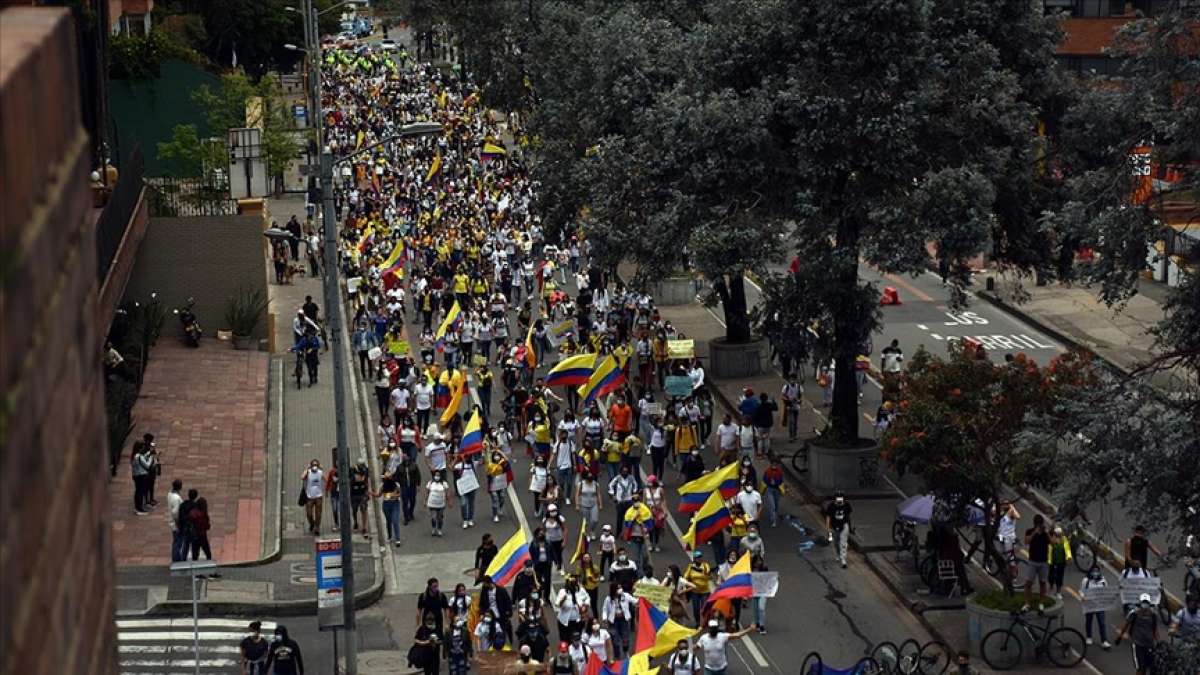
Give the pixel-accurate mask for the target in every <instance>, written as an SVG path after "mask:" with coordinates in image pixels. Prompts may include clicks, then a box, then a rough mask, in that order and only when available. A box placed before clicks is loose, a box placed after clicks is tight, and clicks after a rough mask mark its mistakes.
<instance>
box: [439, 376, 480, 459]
mask: <svg viewBox="0 0 1200 675" xmlns="http://www.w3.org/2000/svg"><path fill="white" fill-rule="evenodd" d="M450 392H451V393H450V403H448V404H446V409H445V410H443V411H442V416H441V417H440V418H438V421H439V422H440V423H441V424H442V426H446V425H448V424H450V420H452V419H454V416H455V415H457V414H458V407H459V406H460V405H462V400H463V396H465V395H466V393H467V378H466V377H464V376H463V374H462V372H461V371H457V370H456V371H454V374H453V375H451V378H450ZM480 441H481V442H482V441H483V438H482V437H481V438H480Z"/></svg>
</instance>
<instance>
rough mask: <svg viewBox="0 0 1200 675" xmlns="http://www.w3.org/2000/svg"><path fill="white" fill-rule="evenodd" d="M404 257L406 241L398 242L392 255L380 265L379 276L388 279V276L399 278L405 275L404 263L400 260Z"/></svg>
mask: <svg viewBox="0 0 1200 675" xmlns="http://www.w3.org/2000/svg"><path fill="white" fill-rule="evenodd" d="M403 255H404V241H403V240H401V241H397V242H396V245H395V246H394V247H393V248H392V253H391V255H389V256H388V257H387V260H384V261H383V262H381V263H379V275H380V276H381V277H386V276H387V275H388V274H396V276H397V277H403V275H404V261H402V260H401V259H400V258H401V257H402V256H403Z"/></svg>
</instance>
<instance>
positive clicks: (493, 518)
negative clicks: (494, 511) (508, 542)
mask: <svg viewBox="0 0 1200 675" xmlns="http://www.w3.org/2000/svg"><path fill="white" fill-rule="evenodd" d="M492 522H493V523H498V522H500V516H492Z"/></svg>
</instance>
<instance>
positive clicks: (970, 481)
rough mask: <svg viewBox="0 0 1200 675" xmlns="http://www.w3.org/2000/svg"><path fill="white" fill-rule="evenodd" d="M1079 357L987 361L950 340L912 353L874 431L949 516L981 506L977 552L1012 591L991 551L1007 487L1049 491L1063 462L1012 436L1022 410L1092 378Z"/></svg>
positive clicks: (1049, 447) (1034, 410)
mask: <svg viewBox="0 0 1200 675" xmlns="http://www.w3.org/2000/svg"><path fill="white" fill-rule="evenodd" d="M1095 378H1096V374H1095V373H1094V372H1093V369H1092V366H1091V360H1090V358H1089V357H1087V356H1085V355H1081V354H1075V353H1070V354H1066V355H1064V356H1060V357H1058V358H1056V359H1055V360H1054V362H1052V363H1051V364H1050V365H1049V366H1047V367H1046V368H1039V367H1038V366H1037V365H1036V364H1035V363H1033V361H1031V360H1029V359H1027V358H1026V357H1025V356H1024V355H1023V354H1021V355H1018V356H1017V358H1016V360H1015V361H1014V362H1013V363H1010V364H1005V365H1003V366H996V365H994V364H992V363H991V361H989V360H987V359H980V358H978V357H977V354H976V350H974V349H968V348H966V347H964V346H963V344H962V343H961V342H960V343H955V346H952V347H951V349H950V354H949V356H948V357H947V358H944V359H943V358H938V357H935V356H932V355H931V354H930V353H929V352H927V351H924V350H919V351H918V352H917V353H916V354H915V355H914V356H913V358H912V360H911V362H910V363H909V368H908V373H907V387H906V388H905V390H904V394H903V398H902V399H901V400H900V401H899V403H898V407H899V410H898V413H899V414H898V415H897V416H896V418H895V421H894V422H892V424H891V425H890V427H889V428H888V430H887V432H886V433H885V434H884V436H883V439H882V443H883V449H882V451H881V457H882V458H884V459H885V460H886V461H887V462H889V463H890V464H891V465H892V466H894V467H896V468H898V469H899V470H901V471H902V472H903V471H908V470H911V471H913V472H914V473H916V474H919V475H920V476H921V479H922V482H923V484H924V489H925V490H926V492H927V493H928V494H932V495H933V496H934V497H936V498H937V499H938V501H939V502H940V503H941V504H943V505H945V507H946V509H947V513H948V514H949V515H950V519H951V520H952V521H955V522H967V516H968V511H969V510H970V509H972V508H974V507H975V506H976V505H978V504H982V505H984V506H985V507H986V508H985V511H986V513H985V514H984V526H983V536H982V540H983V541H984V546H985V555H988V556H991V557H992V558H993V559H994V560H996V561H997V563H998V564H997V568H999V569H1000V570H1002V575H1003V578H1004V582H1005V587H1006V588H1007V589H1008V590H1011V589H1012V581H1013V580H1012V579H1011V578H1009V569H1008V564H1007V563H1006V562H1004V561H1003V560H1002V558H1001V557H1000V556H999V552H998V551H997V550H996V547H995V541H996V532H997V527H998V526H999V520H1000V517H1001V516H1003V515H1004V513H1003V510H1001V509H996V508H995V507H996V506H997V505H999V504H1000V503H1002V501H1003V499H1004V495H1005V494H1007V492H1008V486H1011V485H1027V486H1031V487H1035V488H1040V489H1045V490H1052V489H1055V488H1057V487H1058V486H1059V484H1060V482H1061V481H1063V480H1065V476H1066V475H1067V474H1069V473H1070V472H1069V471H1064V470H1063V469H1064V467H1065V466H1069V462H1067V461H1066V460H1065V458H1064V457H1063V456H1062V455H1060V454H1059V452H1058V451H1057V450H1058V446H1057V445H1056V444H1054V443H1050V444H1036V445H1033V444H1026V443H1021V442H1018V438H1019V436H1020V435H1021V433H1022V432H1023V430H1024V428H1025V421H1026V419H1027V418H1028V417H1029V416H1032V415H1037V414H1044V413H1047V412H1049V411H1051V410H1054V409H1055V408H1056V406H1057V405H1058V404H1059V401H1060V400H1062V399H1063V397H1064V396H1066V395H1067V392H1068V391H1070V392H1074V391H1077V390H1080V389H1084V388H1086V387H1088V386H1090V385H1091V384H1093V383H1094V382H1095Z"/></svg>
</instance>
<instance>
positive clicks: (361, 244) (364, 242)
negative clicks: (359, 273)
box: [358, 225, 375, 253]
mask: <svg viewBox="0 0 1200 675" xmlns="http://www.w3.org/2000/svg"><path fill="white" fill-rule="evenodd" d="M373 241H375V228H373V227H371V226H370V225H368V226H367V229H365V230H363V234H362V238H361V239H359V240H358V252H359V253H366V252H367V247H368V246H370V245H371V242H373Z"/></svg>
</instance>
